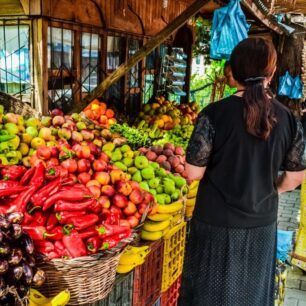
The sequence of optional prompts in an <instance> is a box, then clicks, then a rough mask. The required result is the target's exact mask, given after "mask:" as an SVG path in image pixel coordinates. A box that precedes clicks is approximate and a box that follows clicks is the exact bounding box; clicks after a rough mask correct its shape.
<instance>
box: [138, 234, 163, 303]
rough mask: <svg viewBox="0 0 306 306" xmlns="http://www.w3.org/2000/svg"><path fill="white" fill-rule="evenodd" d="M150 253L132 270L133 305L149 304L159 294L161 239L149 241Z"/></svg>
mask: <svg viewBox="0 0 306 306" xmlns="http://www.w3.org/2000/svg"><path fill="white" fill-rule="evenodd" d="M149 245H150V253H149V255H148V256H147V258H146V261H145V263H144V264H143V265H141V266H138V267H137V268H136V269H135V271H134V286H133V306H151V305H155V304H154V302H155V301H156V300H157V298H158V296H159V295H160V290H161V280H162V265H163V246H164V242H163V240H158V241H155V242H153V243H150V244H149Z"/></svg>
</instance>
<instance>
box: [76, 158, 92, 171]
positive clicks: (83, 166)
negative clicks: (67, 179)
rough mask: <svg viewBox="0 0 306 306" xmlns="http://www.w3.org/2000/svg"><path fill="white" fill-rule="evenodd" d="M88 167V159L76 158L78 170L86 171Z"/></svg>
mask: <svg viewBox="0 0 306 306" xmlns="http://www.w3.org/2000/svg"><path fill="white" fill-rule="evenodd" d="M89 169H90V162H89V160H88V159H85V158H82V159H80V160H78V172H79V173H82V172H88V171H89Z"/></svg>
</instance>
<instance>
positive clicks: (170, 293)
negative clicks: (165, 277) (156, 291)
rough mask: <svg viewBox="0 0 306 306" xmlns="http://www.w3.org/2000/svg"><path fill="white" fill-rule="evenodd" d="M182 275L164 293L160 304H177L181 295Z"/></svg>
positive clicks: (170, 305)
mask: <svg viewBox="0 0 306 306" xmlns="http://www.w3.org/2000/svg"><path fill="white" fill-rule="evenodd" d="M181 278H182V277H181V275H180V276H179V277H178V278H177V279H176V280H175V281H174V283H173V284H172V285H171V287H170V288H169V289H168V290H167V291H165V292H164V293H162V295H161V298H160V304H159V305H160V306H176V305H177V303H178V298H179V295H180V288H181Z"/></svg>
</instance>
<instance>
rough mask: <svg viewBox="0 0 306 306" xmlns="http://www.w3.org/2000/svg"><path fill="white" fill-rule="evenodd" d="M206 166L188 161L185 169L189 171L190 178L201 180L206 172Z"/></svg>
mask: <svg viewBox="0 0 306 306" xmlns="http://www.w3.org/2000/svg"><path fill="white" fill-rule="evenodd" d="M205 170H206V167H198V166H194V165H191V164H188V163H186V166H185V171H186V172H187V175H188V178H189V179H190V180H192V181H193V180H200V179H202V177H203V176H204V174H205Z"/></svg>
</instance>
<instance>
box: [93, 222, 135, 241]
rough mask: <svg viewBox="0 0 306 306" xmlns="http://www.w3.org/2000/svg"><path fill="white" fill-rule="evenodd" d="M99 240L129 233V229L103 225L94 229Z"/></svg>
mask: <svg viewBox="0 0 306 306" xmlns="http://www.w3.org/2000/svg"><path fill="white" fill-rule="evenodd" d="M96 230H97V231H98V233H99V237H100V238H104V237H108V236H113V235H119V234H122V233H131V229H130V228H129V227H127V226H120V225H111V224H103V225H100V226H97V227H96Z"/></svg>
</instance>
